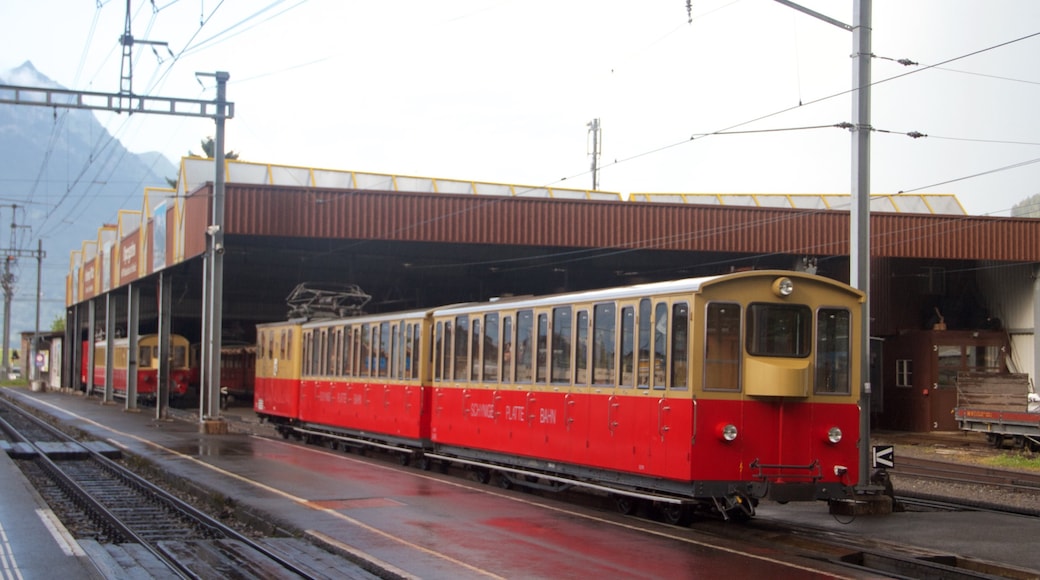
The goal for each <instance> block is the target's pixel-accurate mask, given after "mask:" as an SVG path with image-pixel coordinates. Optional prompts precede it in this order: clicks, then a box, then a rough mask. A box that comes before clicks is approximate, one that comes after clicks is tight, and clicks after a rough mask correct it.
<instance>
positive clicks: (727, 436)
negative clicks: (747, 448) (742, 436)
mask: <svg viewBox="0 0 1040 580" xmlns="http://www.w3.org/2000/svg"><path fill="white" fill-rule="evenodd" d="M719 438H721V439H722V440H723V441H733V440H734V439H736V438H737V426H736V425H734V424H733V423H727V424H725V425H722V426H721V427H719Z"/></svg>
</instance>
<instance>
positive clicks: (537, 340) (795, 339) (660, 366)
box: [431, 271, 862, 509]
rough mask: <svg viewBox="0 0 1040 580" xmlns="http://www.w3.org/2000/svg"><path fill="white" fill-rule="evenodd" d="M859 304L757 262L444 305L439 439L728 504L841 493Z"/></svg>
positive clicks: (472, 450) (845, 483) (853, 471)
mask: <svg viewBox="0 0 1040 580" xmlns="http://www.w3.org/2000/svg"><path fill="white" fill-rule="evenodd" d="M861 300H862V295H861V294H860V293H858V292H857V291H855V290H853V289H851V288H849V287H847V286H845V285H842V284H839V283H836V282H833V281H830V280H827V279H825V278H821V277H817V276H810V275H803V274H797V273H794V272H776V271H773V272H768V271H759V272H747V273H741V274H734V275H727V276H719V277H713V278H701V279H692V280H680V281H675V282H663V283H653V284H645V285H638V286H630V287H625V288H618V289H610V290H597V291H590V292H583V293H574V294H566V295H560V296H551V297H545V298H534V299H528V300H519V301H511V302H505V303H502V302H500V303H488V304H482V305H474V306H465V307H454V308H443V309H439V310H436V311H435V312H434V352H435V354H436V355H437V356H439V358H438V360H436V361H435V362H434V369H435V371H434V376H433V390H434V394H433V400H434V410H433V415H432V426H431V433H432V439H433V443H434V446H435V448H436V449H437V450H438V451H437V452H438V453H440V454H446V455H450V456H452V457H458V458H463V459H466V460H477V461H486V462H492V463H495V464H501V465H507V466H514V467H534V468H536V469H540V470H549V469H551V470H553V471H555V472H557V473H565V474H567V475H568V476H573V477H577V478H580V479H582V480H590V479H591V480H598V481H610V482H612V483H613V484H614V485H617V486H619V487H622V488H625V489H628V490H633V491H634V490H646V491H652V492H654V493H663V494H669V495H675V496H677V497H691V496H693V497H707V498H715V499H720V500H721V499H724V500H726V502H729V503H727V504H724V505H725V508H726V509H730V508H735V507H738V505H737V504H742V505H741V506H739V507H740V508H741V509H746V507H747V504H748V503H753V501H754V500H755V499H757V498H760V497H771V498H773V499H777V500H780V501H787V500H792V499H831V498H839V497H846V496H847V495H848V493H849V490H850V486H851V485H853V484H855V482H856V481H857V476H858V468H857V467H858V460H857V444H856V434H857V433H858V425H859V411H858V405H857V403H858V398H859V392H858V389H857V388H856V385H855V380H854V378H855V377H857V376H858V372H859V368H858V364H859V363H858V361H857V360H856V358H855V356H854V354H855V353H856V352H858V351H857V350H856V348H857V341H858V338H857V337H856V336H855V335H854V333H853V331H854V324H853V320H854V318H855V317H857V313H858V312H859V310H858V308H859V306H858V305H859V304H860V302H861ZM846 435H847V436H846Z"/></svg>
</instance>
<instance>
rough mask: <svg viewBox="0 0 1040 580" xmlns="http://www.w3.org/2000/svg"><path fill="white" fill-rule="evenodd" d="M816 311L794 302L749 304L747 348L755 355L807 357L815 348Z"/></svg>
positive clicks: (749, 352)
mask: <svg viewBox="0 0 1040 580" xmlns="http://www.w3.org/2000/svg"><path fill="white" fill-rule="evenodd" d="M812 320H813V316H812V311H811V310H810V309H809V308H808V307H806V306H799V305H793V304H768V303H757V304H751V305H750V306H748V317H747V351H748V354H751V355H754V356H786V357H799V358H804V357H807V356H809V353H810V351H811V349H812V340H811V339H812V330H813V324H812Z"/></svg>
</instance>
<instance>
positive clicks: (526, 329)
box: [516, 310, 534, 383]
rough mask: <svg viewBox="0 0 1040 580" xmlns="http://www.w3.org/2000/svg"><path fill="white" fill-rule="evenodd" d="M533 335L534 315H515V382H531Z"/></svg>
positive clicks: (521, 312)
mask: <svg viewBox="0 0 1040 580" xmlns="http://www.w3.org/2000/svg"><path fill="white" fill-rule="evenodd" d="M533 334H534V313H533V312H531V311H530V310H521V311H520V312H517V313H516V382H518V383H529V382H531V376H532V375H531V370H532V367H533V366H534V359H533V355H534V348H533V346H534V345H532V344H531V337H532V335H533Z"/></svg>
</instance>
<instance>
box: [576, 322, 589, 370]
mask: <svg viewBox="0 0 1040 580" xmlns="http://www.w3.org/2000/svg"><path fill="white" fill-rule="evenodd" d="M577 323H578V325H577V327H576V330H577V332H576V334H577V340H575V342H576V343H577V344H576V346H575V349H574V382H575V384H578V385H587V384H589V311H588V310H579V311H578V320H577Z"/></svg>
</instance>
